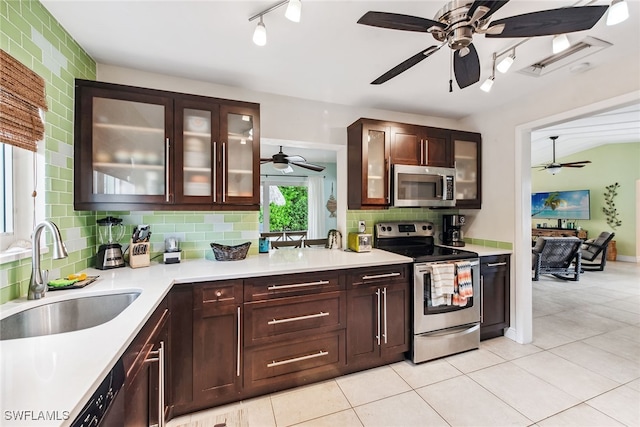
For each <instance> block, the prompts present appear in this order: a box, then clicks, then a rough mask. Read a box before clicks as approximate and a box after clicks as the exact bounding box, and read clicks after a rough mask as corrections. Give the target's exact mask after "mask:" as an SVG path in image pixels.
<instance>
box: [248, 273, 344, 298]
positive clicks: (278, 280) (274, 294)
mask: <svg viewBox="0 0 640 427" xmlns="http://www.w3.org/2000/svg"><path fill="white" fill-rule="evenodd" d="M341 289H344V284H343V283H342V281H341V280H340V275H339V274H338V273H337V272H334V271H324V272H319V273H299V274H287V275H279V276H268V277H258V278H252V279H246V280H245V286H244V299H245V301H260V300H265V299H271V298H280V297H291V296H298V295H308V294H317V293H320V292H328V291H338V290H341Z"/></svg>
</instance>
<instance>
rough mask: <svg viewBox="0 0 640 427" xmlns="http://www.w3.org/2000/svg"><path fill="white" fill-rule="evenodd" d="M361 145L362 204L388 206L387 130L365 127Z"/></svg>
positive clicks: (384, 128)
mask: <svg viewBox="0 0 640 427" xmlns="http://www.w3.org/2000/svg"><path fill="white" fill-rule="evenodd" d="M363 131H364V135H363V138H364V140H363V141H362V143H363V145H364V146H363V150H362V151H363V159H362V160H363V167H364V168H365V171H363V172H364V175H365V176H363V178H366V179H363V185H364V186H365V188H363V204H373V205H375V204H382V205H384V204H388V196H389V171H388V163H387V159H388V158H389V130H388V128H386V127H377V126H365V127H364V129H363Z"/></svg>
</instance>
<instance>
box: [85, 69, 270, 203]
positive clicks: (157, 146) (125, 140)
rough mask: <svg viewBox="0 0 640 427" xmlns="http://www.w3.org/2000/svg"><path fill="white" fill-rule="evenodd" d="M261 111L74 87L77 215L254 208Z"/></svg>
mask: <svg viewBox="0 0 640 427" xmlns="http://www.w3.org/2000/svg"><path fill="white" fill-rule="evenodd" d="M259 129H260V106H259V105H258V104H253V103H246V102H239V101H232V100H224V99H218V98H209V97H203V96H197V95H188V94H180V93H174V92H167V91H160V90H153V89H145V88H138V87H131V86H123V85H116V84H110V83H101V82H93V81H87V80H76V109H75V144H74V174H75V175H74V178H75V179H74V182H75V184H74V207H75V208H76V209H78V210H114V209H118V210H149V209H154V210H212V209H218V210H225V209H238V210H247V209H250V210H253V209H258V207H259V151H260V131H259Z"/></svg>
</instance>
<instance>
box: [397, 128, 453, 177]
mask: <svg viewBox="0 0 640 427" xmlns="http://www.w3.org/2000/svg"><path fill="white" fill-rule="evenodd" d="M391 164H394V165H395V164H399V165H418V166H424V165H429V166H441V167H453V157H452V150H451V139H450V131H448V130H446V129H438V128H431V127H426V126H415V125H399V124H393V125H392V126H391Z"/></svg>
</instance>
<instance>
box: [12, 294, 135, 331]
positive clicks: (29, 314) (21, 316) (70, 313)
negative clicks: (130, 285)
mask: <svg viewBox="0 0 640 427" xmlns="http://www.w3.org/2000/svg"><path fill="white" fill-rule="evenodd" d="M139 295H140V292H126V293H118V294H108V295H95V296H88V297H81V298H75V299H69V300H64V301H56V302H52V303H49V304H44V305H40V306H38V307H33V308H30V309H27V310H24V311H21V312H20V313H16V314H13V315H11V316H8V317H6V318H4V319H2V320H0V340H12V339H16V338H29V337H39V336H42V335H53V334H61V333H63V332H73V331H79V330H81V329H87V328H92V327H94V326H98V325H101V324H103V323H105V322H108V321H109V320H111V319H114V318H115V317H116V316H118V315H119V314H120V313H122V311H123V310H124V309H125V308H127V307H128V306H129V305H130V304H131V303H132V302H133V301H135V299H136V298H138V296H139Z"/></svg>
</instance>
